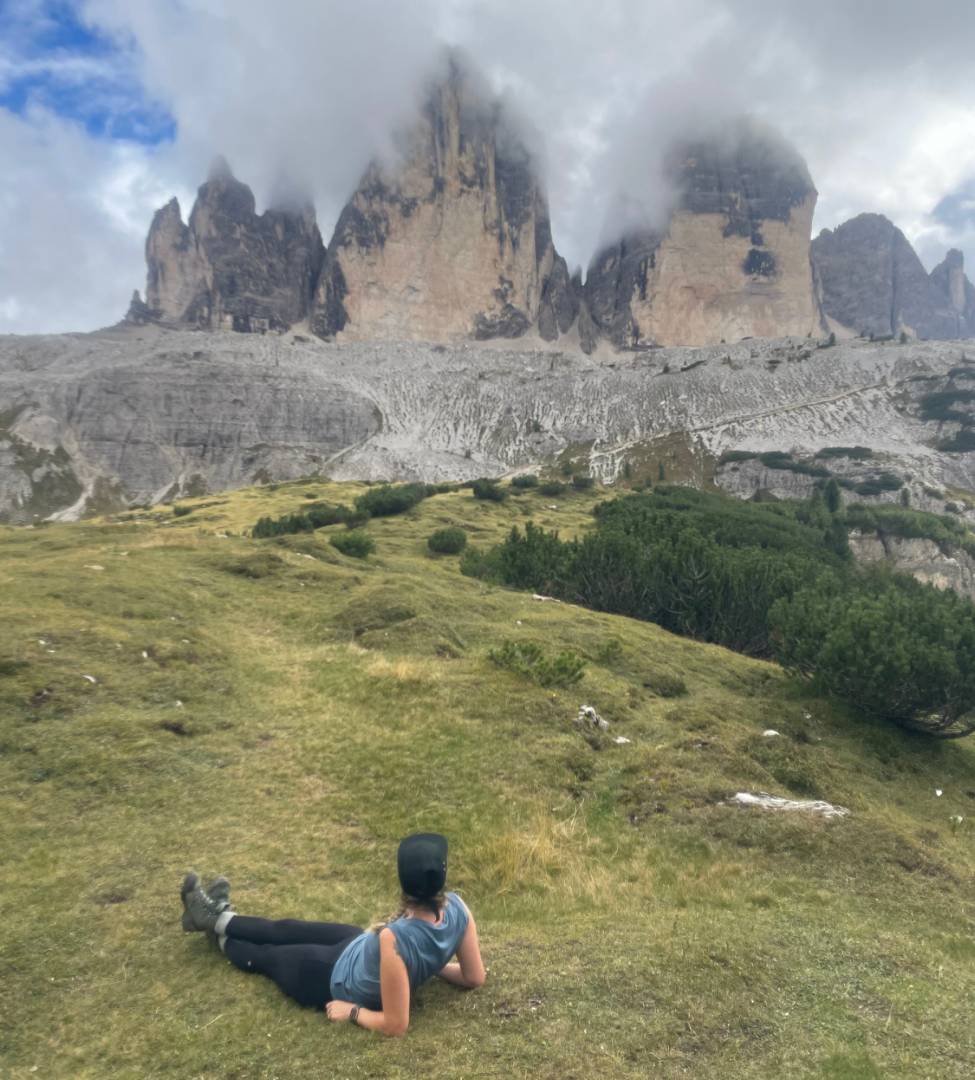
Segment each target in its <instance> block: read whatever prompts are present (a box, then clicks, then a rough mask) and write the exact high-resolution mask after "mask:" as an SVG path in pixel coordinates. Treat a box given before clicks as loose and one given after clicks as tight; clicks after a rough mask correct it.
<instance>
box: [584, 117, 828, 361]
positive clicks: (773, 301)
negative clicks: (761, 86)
mask: <svg viewBox="0 0 975 1080" xmlns="http://www.w3.org/2000/svg"><path fill="white" fill-rule="evenodd" d="M665 172H666V174H667V176H668V179H669V182H670V183H671V184H672V186H673V188H674V190H675V192H676V205H675V209H674V211H673V213H672V214H671V217H670V222H669V224H668V226H667V227H666V229H665V230H662V231H660V232H643V233H636V234H630V235H627V236H623V237H621V238H620V239H619V240H618V241H617V242H616V243H614V244H612V245H611V246H609V247H608V248H606V249H605V250H603V251H602V252H601V253H600V254H598V255H597V256H596V258H595V259H594V260H593V262H592V264H591V265H590V267H589V273H588V275H587V278H586V285H585V300H586V306H587V314H586V315H585V316H584V317H583V318H582V320H581V323H580V336H581V339H582V342H583V347H584V348H586V350H587V351H591V349H592V348H593V345H594V344H595V341H596V340H597V339H598V338H599V337H606V338H608V339H609V340H610V341H611V342H612V343H613V344H614V345H615V346H616V347H617V348H621V349H622V348H635V347H640V346H646V345H651V344H654V345H710V344H715V343H718V342H721V341H738V340H739V339H741V338H743V337H784V336H788V335H799V336H802V337H805V336H806V335H808V334H810V333H815V332H818V330H819V329H820V324H821V319H820V312H819V308H818V304H817V300H816V296H815V291H814V288H813V279H812V271H811V268H810V263H809V237H810V232H811V227H812V216H813V211H814V209H815V206H816V190H815V188H814V187H813V183H812V180H811V178H810V176H809V171H808V169H807V168H806V165H805V162H803V160H802V158H801V157H800V156H799V154H798V153H797V152H796V151H795V150H794V149H793V148H792V147H790V146H788V145H787V144H785V143H784V142H783V141H782V140H781V139H779V138H778V137H777V136H775V135H774V134H773V133H771V132H769V131H766V130H764V129H762V128H759V127H757V126H755V125H754V124H752V123H750V122H745V121H742V122H740V123H739V124H738V125H737V126H736V127H735V128H734V129H733V130H732V131H731V132H729V133H724V134H723V135H721V136H720V137H718V136H715V137H714V138H709V139H701V140H697V141H694V142H688V143H685V144H683V145H681V146H676V147H674V148H673V150H672V152H671V153H670V155H669V156H668V160H667V163H666V167H665Z"/></svg>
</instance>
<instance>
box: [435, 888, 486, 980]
mask: <svg viewBox="0 0 975 1080" xmlns="http://www.w3.org/2000/svg"><path fill="white" fill-rule="evenodd" d="M465 906H466V905H465ZM467 915H468V920H467V929H466V930H465V931H464V936H463V938H461V942H460V945H459V946H458V948H457V960H458V961H459V963H454V964H447V965H446V966H445V967H443V968H441V969H440V972H439V975H440V978H441V979H444V980H445V981H446V982H449V983H453V985H454V986H462V987H463V988H464V989H465V990H474V989H476V988H477V987H478V986H483V985H484V980H485V978H486V977H487V976H486V973H485V971H484V962H483V961H482V960H481V946H480V943H479V942H478V940H477V924H476V923H475V922H474V916H473V915H471V913H470V908H468V910H467Z"/></svg>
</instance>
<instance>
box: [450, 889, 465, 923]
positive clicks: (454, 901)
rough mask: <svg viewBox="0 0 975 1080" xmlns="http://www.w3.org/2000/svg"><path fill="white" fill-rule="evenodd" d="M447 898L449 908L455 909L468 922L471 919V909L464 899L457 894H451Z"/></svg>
mask: <svg viewBox="0 0 975 1080" xmlns="http://www.w3.org/2000/svg"><path fill="white" fill-rule="evenodd" d="M446 896H447V906H448V908H454V910H455V911H456V912H457V914H458V915H460V916H461V917H463V919H464V921H465V922H466V921H467V919H469V918H470V914H471V909H470V908H469V907H468V906H467V904H466V903H465V902H464V899H463V897H461V896H458V895H457V893H455V892H449V893H447V894H446Z"/></svg>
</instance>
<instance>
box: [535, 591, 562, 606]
mask: <svg viewBox="0 0 975 1080" xmlns="http://www.w3.org/2000/svg"><path fill="white" fill-rule="evenodd" d="M532 600H541V601H542V602H543V603H544V602H545V601H548V602H549V603H552V604H561V603H562V601H561V600H556V599H555V597H554V596H542V595H541V593H532Z"/></svg>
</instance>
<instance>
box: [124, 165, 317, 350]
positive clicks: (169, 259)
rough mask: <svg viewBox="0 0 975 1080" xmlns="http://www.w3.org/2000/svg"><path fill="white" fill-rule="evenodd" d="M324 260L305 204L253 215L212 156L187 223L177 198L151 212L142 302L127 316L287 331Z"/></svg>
mask: <svg viewBox="0 0 975 1080" xmlns="http://www.w3.org/2000/svg"><path fill="white" fill-rule="evenodd" d="M323 258H324V246H323V244H322V239H321V235H320V234H319V231H318V225H317V224H316V223H315V211H314V208H313V207H312V206H310V205H306V206H303V207H301V208H299V209H271V210H266V211H265V212H264V213H263V214H261V215H260V216H258V215H257V214H256V213H255V205H254V196H253V193H252V192H251V190H250V188H249V187H247V185H246V184H242V183H240V181H239V180H236V179H235V178H234V176H233V174H232V173H231V172H230V169H229V168H228V167H227V165H226V162H224V161H223V160H222V159H218V161H217V162H216V163H215V164H214V167H213V169H212V170H211V172H210V176H209V179H208V180H207V182H206V183H205V184H203V185H202V187H201V188H200V189H199V192H198V193H197V198H196V202H195V204H194V206H193V211H192V213H191V214H190V220H189V224H188V225H184V224H183V220H182V216H181V213H180V207H179V203H178V202H177V201H176V199H171V200H170V201H169V202H168V203H167V204H166V205H165V206H164V207H163V208H162V209H161V210H158V211H157V212H156V215H155V217H154V218H153V221H152V226H151V228H150V229H149V236H148V239H147V240H146V262H147V263H148V279H147V283H146V301H145V304H144V305H142V304H141V302H140V301H139V299H138V297H136V298H135V299H134V301H133V305H132V307H131V308H130V312H129V318H130V320H131V321H134V322H137V323H140V322H145V321H148V320H157V321H165V322H170V323H178V324H182V325H189V326H197V327H202V328H205V329H210V330H216V329H228V330H239V331H244V332H247V331H258V332H263V331H267V330H282V329H286V328H287V327H289V326H291V325H293V324H294V323H296V322H298V321H300V320H301V319H303V318H305V316H306V315H307V314H308V308H309V304H310V301H311V296H312V291H313V290H314V287H315V284H316V282H317V280H318V275H319V272H320V269H321V264H322V260H323Z"/></svg>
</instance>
